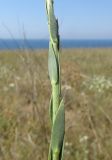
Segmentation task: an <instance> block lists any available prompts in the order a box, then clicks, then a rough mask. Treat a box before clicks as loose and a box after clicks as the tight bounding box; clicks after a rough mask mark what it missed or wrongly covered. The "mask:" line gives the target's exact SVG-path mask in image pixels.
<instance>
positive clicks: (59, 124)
mask: <svg viewBox="0 0 112 160" xmlns="http://www.w3.org/2000/svg"><path fill="white" fill-rule="evenodd" d="M64 133H65V114H64V102H63V100H62V101H61V103H60V106H59V108H58V111H57V114H56V118H55V121H54V124H53V128H52V137H51V148H52V150H53V154H54V153H58V152H59V153H58V154H60V152H61V150H62V147H63V140H64Z"/></svg>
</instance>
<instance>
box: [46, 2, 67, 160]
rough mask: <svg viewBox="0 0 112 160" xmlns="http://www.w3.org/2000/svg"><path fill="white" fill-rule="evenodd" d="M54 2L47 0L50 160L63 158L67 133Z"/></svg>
mask: <svg viewBox="0 0 112 160" xmlns="http://www.w3.org/2000/svg"><path fill="white" fill-rule="evenodd" d="M53 4H54V1H53V0H46V13H47V18H48V28H49V35H50V41H49V54H48V69H49V77H50V81H51V86H52V94H51V100H50V117H51V122H52V123H51V124H52V129H51V142H50V148H49V155H48V160H62V158H63V148H64V147H63V146H64V145H63V144H64V133H65V111H64V102H63V99H62V96H61V78H60V37H59V26H58V20H57V19H56V18H55V15H54V6H53Z"/></svg>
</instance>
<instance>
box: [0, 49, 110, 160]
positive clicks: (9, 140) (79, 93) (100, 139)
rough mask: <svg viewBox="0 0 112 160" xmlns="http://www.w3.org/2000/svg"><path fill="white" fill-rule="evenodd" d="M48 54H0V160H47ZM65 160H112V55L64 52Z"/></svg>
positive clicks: (96, 51) (91, 51)
mask: <svg viewBox="0 0 112 160" xmlns="http://www.w3.org/2000/svg"><path fill="white" fill-rule="evenodd" d="M47 52H48V51H47V50H37V51H36V50H35V51H32V50H31V51H30V50H21V51H17V50H15V51H8V50H7V51H0V160H31V159H32V160H47V155H48V146H49V141H50V121H49V113H48V106H49V99H50V92H51V91H50V90H51V86H50V81H49V77H48V69H47V65H48V64H47ZM61 72H62V90H63V96H64V100H65V108H66V135H65V151H64V159H65V160H68V159H69V160H112V49H62V54H61Z"/></svg>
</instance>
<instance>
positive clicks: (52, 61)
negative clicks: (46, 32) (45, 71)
mask: <svg viewBox="0 0 112 160" xmlns="http://www.w3.org/2000/svg"><path fill="white" fill-rule="evenodd" d="M57 66H58V64H57V60H56V56H55V53H54V50H53V46H52V44H51V43H50V45H49V56H48V68H49V76H50V80H51V83H52V84H56V83H57V82H58V67H57Z"/></svg>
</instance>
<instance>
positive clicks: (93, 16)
mask: <svg viewBox="0 0 112 160" xmlns="http://www.w3.org/2000/svg"><path fill="white" fill-rule="evenodd" d="M54 7H55V15H56V17H58V20H59V26H60V36H61V38H62V39H112V0H54ZM24 36H25V37H26V38H27V39H48V37H49V33H48V27H47V18H46V12H45V0H0V39H1V38H4V39H8V38H12V37H14V38H18V39H21V38H24Z"/></svg>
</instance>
